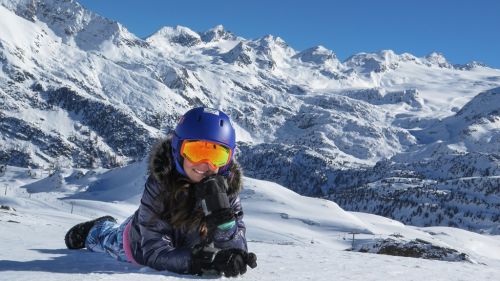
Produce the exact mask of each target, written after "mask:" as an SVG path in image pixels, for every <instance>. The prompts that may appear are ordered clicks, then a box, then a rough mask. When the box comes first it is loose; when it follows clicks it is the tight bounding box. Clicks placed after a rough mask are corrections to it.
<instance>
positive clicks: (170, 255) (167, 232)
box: [129, 140, 247, 273]
mask: <svg viewBox="0 0 500 281" xmlns="http://www.w3.org/2000/svg"><path fill="white" fill-rule="evenodd" d="M173 161H174V160H173V158H172V154H171V141H170V140H163V141H161V142H160V143H159V144H157V145H156V146H155V148H154V149H153V151H152V153H151V155H150V164H149V171H150V175H149V178H148V180H147V182H146V184H145V188H144V193H143V195H142V199H141V204H140V206H139V209H138V210H137V211H136V212H135V214H134V215H133V217H132V220H131V227H130V232H129V240H130V248H131V250H132V255H133V257H134V259H135V261H136V262H137V263H139V264H142V265H147V266H149V267H152V268H154V269H157V270H168V271H172V272H177V273H189V268H190V265H191V250H192V248H193V247H194V246H195V245H197V244H199V243H200V242H201V238H200V235H199V232H198V231H196V230H195V231H187V230H184V229H176V228H173V227H172V226H171V225H170V224H169V223H168V222H167V221H165V220H162V219H161V218H160V213H162V212H163V211H164V209H165V208H166V206H165V203H164V202H163V201H162V199H161V198H163V197H162V196H160V193H161V192H169V190H171V187H170V186H168V182H167V181H166V180H165V179H167V178H168V175H169V174H170V173H174V172H176V171H174V170H175V164H174V162H173ZM230 170H231V176H230V177H229V178H228V179H227V180H228V185H229V190H228V197H229V201H230V204H231V207H232V209H233V210H234V213H235V214H236V215H237V223H236V225H235V226H234V227H233V228H232V229H229V230H227V231H221V230H216V232H215V233H214V238H213V239H214V245H215V247H217V248H221V249H225V248H238V249H243V250H245V251H247V242H246V238H245V224H244V223H243V220H242V219H243V212H242V208H241V203H240V197H239V192H240V190H241V170H240V168H239V167H238V165H237V164H236V163H234V162H233V164H232V165H231V168H230Z"/></svg>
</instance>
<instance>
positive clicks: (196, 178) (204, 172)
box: [182, 158, 219, 182]
mask: <svg viewBox="0 0 500 281" xmlns="http://www.w3.org/2000/svg"><path fill="white" fill-rule="evenodd" d="M182 166H183V168H184V172H186V175H187V176H188V178H189V179H190V180H191V181H192V182H200V181H201V180H202V179H204V178H205V177H208V176H210V175H213V174H216V173H217V172H218V171H219V168H217V169H215V170H212V169H211V168H210V166H209V165H208V164H207V163H200V164H196V165H195V164H193V162H191V161H189V160H187V159H186V158H184V163H183V165H182Z"/></svg>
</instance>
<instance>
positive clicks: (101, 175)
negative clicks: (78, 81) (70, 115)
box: [0, 163, 500, 281]
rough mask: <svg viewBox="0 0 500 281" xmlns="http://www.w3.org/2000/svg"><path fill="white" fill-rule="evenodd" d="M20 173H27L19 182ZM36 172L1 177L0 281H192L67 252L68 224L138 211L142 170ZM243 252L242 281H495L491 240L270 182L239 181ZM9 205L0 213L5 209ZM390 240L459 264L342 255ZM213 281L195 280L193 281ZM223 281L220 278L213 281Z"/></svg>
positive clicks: (497, 264)
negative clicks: (420, 246)
mask: <svg viewBox="0 0 500 281" xmlns="http://www.w3.org/2000/svg"><path fill="white" fill-rule="evenodd" d="M28 173H29V175H28ZM41 173H42V171H41V170H28V169H24V168H16V167H11V166H9V167H8V169H7V171H6V173H5V175H4V176H3V177H1V178H0V187H4V188H6V189H5V190H2V194H1V196H0V205H2V206H4V207H3V208H2V209H0V246H1V249H2V251H0V272H1V273H0V280H9V281H17V280H33V279H36V280H39V281H45V280H47V281H48V280H50V281H54V280H101V279H106V280H142V279H145V278H146V279H148V280H184V279H186V278H188V279H198V278H199V277H198V278H195V277H192V276H182V275H178V274H174V273H170V272H157V271H154V270H152V269H149V268H147V267H141V266H135V265H131V264H128V263H121V262H118V261H115V260H114V259H113V258H111V257H108V256H106V255H105V254H99V253H91V252H88V251H86V250H67V249H66V248H65V245H64V234H65V232H66V231H67V229H69V228H70V227H71V226H73V225H74V224H76V223H79V222H81V221H85V220H89V219H92V218H95V217H97V216H101V215H105V214H111V215H113V216H115V217H116V218H118V220H119V221H123V220H124V219H125V218H126V217H128V216H129V215H131V214H132V213H133V212H134V211H135V209H136V208H137V206H138V204H139V200H140V195H141V193H142V186H143V183H144V180H145V177H146V173H145V165H144V163H136V164H133V165H130V166H128V167H124V168H121V169H113V170H110V171H105V170H95V171H94V170H91V171H87V170H62V171H57V172H55V173H54V174H53V175H52V176H48V175H47V174H41ZM241 197H242V204H243V208H244V211H245V218H244V219H245V222H246V225H247V239H248V241H249V249H250V250H251V251H253V252H255V253H256V254H257V256H258V267H257V268H256V269H253V270H249V271H248V273H247V274H246V275H245V276H244V277H243V278H244V279H245V280H305V279H313V280H332V276H333V277H334V279H335V280H422V279H424V278H425V280H494V279H495V276H498V274H500V254H499V253H500V239H499V237H498V236H489V235H481V234H477V233H472V232H468V231H465V230H460V229H456V228H450V227H430V228H418V227H410V226H405V225H403V224H401V223H399V222H396V221H393V220H390V219H387V218H384V217H380V216H376V215H371V214H366V213H351V212H346V211H344V210H343V209H341V208H340V207H339V206H338V205H337V204H335V203H333V202H331V201H327V200H324V199H318V198H310V197H304V196H301V195H299V194H297V193H294V192H293V191H290V190H289V189H287V188H285V187H283V186H280V185H278V184H275V183H271V182H266V181H261V180H256V179H252V178H248V177H245V178H244V191H243V192H242V194H241ZM7 206H8V207H7ZM352 232H355V233H357V234H356V236H355V240H354V249H359V248H360V247H362V246H366V245H368V246H369V245H373V243H376V242H377V241H381V240H383V239H388V238H392V239H394V241H396V242H397V243H402V242H404V241H425V242H426V243H431V244H432V245H434V246H439V247H446V248H448V249H455V250H457V251H458V252H460V253H463V254H464V255H466V256H467V259H466V260H462V261H455V262H450V261H441V260H430V259H419V258H409V257H398V256H390V255H379V254H373V253H360V252H357V251H346V250H348V249H351V247H352V246H353V241H352V234H351V233H352ZM207 278H208V279H212V278H210V277H202V278H201V279H207ZM222 279H225V278H222Z"/></svg>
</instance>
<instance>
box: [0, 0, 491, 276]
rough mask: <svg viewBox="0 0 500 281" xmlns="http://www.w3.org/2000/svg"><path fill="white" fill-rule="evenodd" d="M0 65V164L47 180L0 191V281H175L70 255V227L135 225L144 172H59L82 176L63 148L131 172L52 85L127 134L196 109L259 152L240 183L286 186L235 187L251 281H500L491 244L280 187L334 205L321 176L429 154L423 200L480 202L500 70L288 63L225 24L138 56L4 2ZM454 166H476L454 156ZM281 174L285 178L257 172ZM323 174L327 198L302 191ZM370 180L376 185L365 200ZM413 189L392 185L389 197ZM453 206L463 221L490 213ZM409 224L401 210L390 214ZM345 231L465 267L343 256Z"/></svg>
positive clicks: (399, 60) (444, 64)
mask: <svg viewBox="0 0 500 281" xmlns="http://www.w3.org/2000/svg"><path fill="white" fill-rule="evenodd" d="M0 64H1V65H2V68H1V71H0V85H1V89H0V96H1V99H0V106H1V112H0V118H9V120H8V121H11V123H9V124H7V125H6V126H5V127H2V129H3V130H2V131H0V141H1V142H2V143H1V146H2V150H5V151H7V152H9V151H10V150H9V149H13V150H14V151H22V152H24V153H27V154H28V155H29V157H30V158H29V159H31V160H32V162H29V164H26V166H27V165H31V164H35V165H38V167H43V166H45V167H47V166H48V165H49V164H54V163H56V164H58V166H59V167H57V169H56V167H52V168H51V170H50V171H47V170H42V169H32V170H31V172H30V173H31V175H28V170H27V169H25V168H17V167H12V166H9V167H8V171H7V174H6V175H5V176H2V177H0V203H1V204H2V205H9V206H11V207H14V208H15V209H16V211H6V210H5V211H4V210H1V211H0V249H2V251H0V271H2V273H1V274H0V280H11V281H16V280H28V279H29V280H31V279H35V278H36V279H39V280H40V281H44V280H69V279H74V280H95V279H107V280H136V279H143V278H148V279H149V278H151V279H152V280H156V279H158V280H159V279H161V280H179V279H184V278H186V277H185V276H178V275H176V274H171V273H165V272H162V273H158V272H155V271H152V270H150V269H147V268H141V267H136V266H132V265H128V264H121V263H118V262H115V261H114V260H112V259H110V258H108V257H106V256H104V255H99V254H92V253H88V252H85V251H68V250H66V249H64V243H63V239H62V238H63V236H64V233H65V231H66V230H67V229H68V228H69V227H70V226H72V225H73V224H75V223H76V222H80V221H84V220H88V219H91V218H95V217H96V216H100V215H104V214H111V215H113V216H115V217H117V218H119V219H120V220H123V219H125V218H126V217H127V216H129V215H130V214H131V213H133V212H134V211H135V209H136V208H137V205H138V203H139V199H140V195H141V192H142V188H143V183H144V180H145V177H146V171H145V162H140V161H139V162H136V163H134V164H131V165H128V166H125V167H122V168H116V169H113V170H107V169H102V168H101V169H93V170H89V169H90V168H89V167H87V168H89V169H73V168H71V167H74V166H75V162H72V161H76V160H75V159H73V158H71V156H68V155H71V152H82V148H81V147H78V143H77V142H73V141H71V138H72V137H74V136H77V137H80V138H81V139H84V140H87V141H88V140H92V141H94V140H95V147H94V148H98V149H99V151H100V152H102V151H104V152H106V153H110V154H112V155H113V156H115V157H118V162H119V163H121V164H124V163H127V161H128V160H131V159H130V158H131V157H132V156H130V155H123V151H120V150H121V148H117V147H116V146H113V144H111V143H108V142H106V141H107V140H106V138H108V137H109V136H110V135H112V134H114V133H115V132H114V131H112V132H110V133H109V135H105V134H101V133H99V132H98V130H97V129H96V127H99V126H101V127H105V126H103V124H104V125H108V121H109V120H103V121H102V122H103V123H99V124H97V126H96V125H95V124H94V127H92V125H90V124H89V122H88V120H84V117H83V116H82V115H81V114H80V113H81V111H79V110H70V109H67V108H63V107H62V106H60V104H57V103H56V104H47V103H46V98H47V96H46V94H47V92H50V91H52V90H57V89H60V88H63V87H64V88H69V89H71V90H72V91H74V93H75V97H76V98H82V99H85V101H86V102H95V103H97V104H98V105H100V106H107V107H106V109H107V110H112V112H115V113H116V112H118V113H123V115H120V116H126V117H129V118H130V120H132V121H131V122H133V125H136V126H135V127H133V128H134V129H136V131H137V130H138V129H137V128H139V129H144V131H145V133H144V134H145V135H146V134H147V135H148V136H150V137H158V136H159V135H161V134H160V131H162V130H166V131H168V129H169V128H171V127H172V126H173V124H175V123H176V120H177V118H178V116H179V115H180V114H182V113H184V112H185V111H186V109H187V108H190V107H192V106H193V105H194V104H196V105H199V104H204V105H207V106H212V107H215V108H219V109H221V110H224V111H228V113H230V115H231V117H232V119H233V123H234V126H235V128H236V132H237V135H238V146H240V147H241V148H242V149H247V151H248V147H251V149H252V150H251V151H252V155H253V156H254V157H255V156H256V155H257V154H258V152H260V151H259V149H260V148H261V146H263V147H264V148H263V151H264V153H263V154H264V156H265V157H264V161H261V162H259V160H261V159H258V158H251V159H247V161H246V163H245V164H246V165H251V164H254V165H256V166H258V167H257V168H260V169H261V170H259V169H256V170H255V171H249V173H250V172H254V173H255V174H256V175H259V176H261V177H262V178H264V177H268V178H270V179H272V180H273V181H280V182H281V183H283V182H287V183H288V184H287V186H286V187H283V186H281V185H278V184H275V183H271V182H267V181H261V180H257V179H252V178H249V177H247V178H245V191H244V192H243V193H242V198H243V204H244V208H245V212H246V219H245V220H246V222H247V224H248V240H249V241H250V242H249V246H250V249H251V250H252V251H255V252H256V253H257V254H258V256H259V267H258V268H257V269H255V270H250V271H249V272H248V274H247V275H245V277H244V278H246V279H248V280H277V279H290V280H304V279H314V280H332V278H333V279H336V280H337V279H338V280H393V279H395V280H422V279H429V280H494V279H497V278H498V277H495V276H499V275H500V274H499V273H500V272H499V271H500V270H499V268H500V261H499V260H500V257H499V255H500V254H499V253H500V246H499V241H500V239H499V236H498V235H497V236H495V235H487V234H479V233H473V232H469V231H465V230H460V229H456V228H448V227H428V228H422V227H412V226H405V225H404V224H402V223H400V222H397V221H394V220H391V219H388V218H384V217H380V216H376V215H371V214H366V213H358V212H347V211H345V210H343V209H342V208H340V207H339V206H338V205H337V204H336V203H334V202H332V201H326V200H321V199H313V198H308V197H304V196H300V195H298V194H296V193H294V192H292V191H290V190H289V189H287V188H294V186H292V185H293V184H299V183H298V181H299V180H302V181H303V182H305V183H306V184H307V185H305V186H304V185H302V186H298V187H299V188H297V189H300V188H303V189H302V192H304V193H306V192H307V189H314V190H317V189H322V191H324V192H328V191H329V190H328V188H331V186H333V185H334V184H333V183H332V182H331V181H330V180H332V179H333V177H332V173H333V172H338V170H340V169H352V168H360V167H361V168H365V167H368V166H373V165H375V163H377V161H379V160H382V159H383V158H389V157H391V156H395V157H394V158H392V160H394V161H401V163H403V164H405V163H409V164H411V163H415V162H416V161H419V160H426V161H427V160H429V159H431V156H435V155H437V156H442V158H439V160H440V161H436V162H435V163H432V162H431V163H430V164H433V165H434V166H435V167H436V169H435V170H433V171H426V170H424V172H427V175H429V174H432V176H429V178H428V179H427V178H426V179H423V180H422V181H421V182H422V183H423V184H427V183H429V184H435V183H436V180H437V179H436V178H439V179H440V180H441V179H443V180H444V181H443V182H442V188H443V190H441V189H440V190H437V191H436V193H446V192H449V190H451V189H454V188H456V189H467V190H469V189H470V190H471V192H472V193H473V194H475V193H477V194H478V197H472V195H473V194H471V196H468V197H470V198H471V201H472V202H473V200H475V199H476V198H482V197H484V196H486V195H485V194H483V193H481V192H482V191H481V190H480V189H479V191H477V192H476V191H475V189H473V188H472V187H475V186H478V187H483V186H482V185H484V186H488V184H489V186H490V187H492V188H493V187H494V184H495V183H496V182H497V181H495V180H498V178H497V177H498V174H494V173H495V171H498V164H497V163H498V162H495V160H494V157H496V156H497V155H498V152H499V151H500V150H499V146H498V145H499V143H500V134H499V132H500V131H499V128H500V122H499V119H498V118H497V115H498V114H496V115H495V110H498V89H500V88H498V87H499V86H500V70H498V69H493V68H489V67H487V66H484V65H480V64H477V63H471V64H470V65H467V66H460V67H457V66H453V65H452V64H451V63H450V62H448V61H447V60H446V58H445V56H444V55H442V54H438V53H432V54H430V55H429V56H427V57H423V58H417V57H415V56H413V55H411V54H407V53H404V54H396V53H394V52H393V51H391V50H384V51H380V52H376V53H371V54H368V53H360V54H355V55H353V56H352V57H351V58H349V59H348V60H346V61H344V62H339V61H338V60H337V59H336V57H335V53H334V52H333V51H330V50H327V49H326V48H324V47H322V46H317V47H313V48H310V49H307V50H304V51H302V52H298V51H296V50H294V49H293V48H291V47H290V46H288V45H287V44H286V42H285V40H283V39H281V38H279V37H274V36H272V35H268V36H265V37H262V38H257V39H245V38H241V37H237V36H235V35H233V34H231V33H229V32H227V31H225V30H224V28H223V27H222V26H216V27H214V28H213V29H211V30H208V31H207V32H204V33H198V32H195V31H193V30H190V29H189V28H187V27H181V26H177V27H164V28H162V29H160V30H159V31H158V32H156V33H155V34H153V35H152V36H150V37H149V38H147V39H145V40H141V39H139V38H137V37H136V36H135V35H133V34H131V33H130V32H128V31H127V30H126V29H125V28H124V27H123V26H122V25H121V24H119V23H117V22H113V21H110V20H107V19H105V18H103V17H100V16H98V15H96V14H94V13H93V12H91V11H86V10H85V9H84V8H83V7H81V5H79V4H78V2H76V1H73V0H71V1H60V0H47V1H28V0H0ZM35 86H36V87H37V88H39V89H38V90H34V89H33V87H35ZM82 104H85V103H75V104H70V105H69V106H70V107H71V106H74V107H75V108H78V107H79V106H81V105H82ZM89 110H92V109H89ZM79 112H80V113H79ZM487 114H490V115H487ZM154 115H158V116H159V119H158V120H160V121H164V122H166V123H167V124H163V123H162V126H163V127H161V128H158V127H159V126H157V127H154V126H152V125H151V122H147V121H151V119H148V118H150V117H151V116H154ZM478 116H479V117H480V118H476V117H478ZM154 117H157V116H154ZM2 120H5V119H2ZM17 121H18V122H17ZM86 122H87V123H86ZM0 125H4V123H1V124H0ZM20 125H21V126H24V129H25V130H20V129H19V128H18V127H19V126H20ZM105 128H107V127H105ZM114 129H117V128H114ZM118 129H119V128H118ZM33 132H40V133H39V134H33ZM134 132H135V131H134ZM436 132H438V133H436ZM117 133H123V132H122V131H118V132H117ZM130 137H132V136H130ZM140 137H143V136H140ZM136 143H144V142H143V141H142V140H140V141H138V142H136ZM266 145H267V146H266ZM53 146H55V147H56V149H54V150H48V149H46V148H47V147H53ZM57 148H60V150H57ZM61 151H63V152H61ZM0 152H3V151H0ZM64 153H66V154H64ZM465 153H470V154H471V155H472V156H470V157H469V158H464V159H461V158H453V157H452V156H454V155H463V154H465ZM287 154H290V155H287ZM246 155H248V154H246ZM283 155H285V156H283ZM477 155H479V156H477ZM485 155H492V158H491V159H493V160H491V159H490V160H487V159H486V156H485ZM242 156H245V155H242ZM269 156H271V157H269ZM135 157H137V156H135ZM287 157H288V158H287ZM270 158H276V159H278V162H269V161H270V160H269V159H270ZM450 159H451V160H453V161H455V162H452V161H451V160H450ZM457 159H458V160H457ZM457 162H458V163H457ZM469 162H471V163H473V164H470V166H473V167H475V168H477V167H479V168H478V169H477V170H478V171H475V172H474V174H472V176H476V175H477V174H479V173H480V172H481V171H482V170H491V171H493V172H492V173H493V174H494V175H493V176H491V177H471V178H468V177H464V175H463V174H460V173H461V170H460V169H459V168H460V166H459V165H458V164H462V163H465V164H467V163H469ZM24 163H28V162H24ZM327 163H328V164H327ZM426 163H429V162H424V165H426V166H427V164H426ZM79 164H80V163H79ZM263 164H265V165H268V166H264V168H262V167H260V166H262V165H263ZM287 164H290V165H291V166H292V165H293V166H295V167H299V169H300V171H305V172H303V174H299V175H298V176H297V173H296V171H297V170H293V171H291V170H290V169H285V168H284V167H286V166H285V165H287ZM465 164H464V165H465ZM276 166H279V167H278V168H281V171H286V173H285V174H280V173H279V171H278V170H273V173H269V171H268V170H266V169H269V168H273V167H276ZM325 166H327V167H325ZM429 166H430V167H434V166H432V165H429ZM450 167H456V169H454V171H455V172H456V173H457V175H456V177H455V178H453V179H450V178H447V177H445V176H449V175H450ZM466 168H468V167H466ZM322 169H323V170H322ZM423 169H424V168H422V170H423ZM427 169H433V168H427ZM481 169H482V170H481ZM309 171H311V172H310V173H309ZM416 171H419V170H418V169H416ZM49 173H50V174H52V176H50V177H49V175H48V174H49ZM275 173H277V174H275ZM306 174H308V175H306ZM318 175H319V176H321V177H323V178H321V180H326V181H327V182H326V183H325V182H323V181H322V182H320V183H318V182H314V183H311V179H317V178H319V176H318ZM290 176H294V177H293V179H292V180H290V178H292V177H290ZM305 176H310V177H311V178H305ZM454 176H455V174H454ZM387 179H392V178H391V177H388V178H387ZM394 179H396V178H394ZM396 180H397V179H396ZM332 181H333V180H332ZM453 181H457V184H459V185H455V184H454V183H453ZM381 182H382V180H381V179H375V181H374V182H369V186H372V187H374V188H375V187H377V184H380V183H381ZM416 186H418V185H417V184H414V183H412V182H411V181H409V182H408V183H406V182H404V181H403V182H402V183H395V184H394V186H393V187H394V188H395V189H398V188H400V189H406V188H409V189H411V188H412V187H416ZM295 188H296V186H295ZM440 188H441V187H440ZM382 192H383V191H382ZM5 193H6V196H5V195H4V194H5ZM474 196H475V195H474ZM487 198H488V200H487V202H488V203H491V204H494V203H495V202H497V201H495V200H497V199H498V198H497V197H495V194H493V195H489V196H488V197H487ZM351 201H352V200H351ZM452 203H453V202H452ZM456 203H458V206H460V208H461V211H462V209H463V211H466V210H468V211H474V210H477V211H478V213H480V212H482V211H484V212H485V213H487V214H490V213H492V212H495V211H496V209H494V208H490V209H487V208H483V207H482V206H475V205H474V204H471V205H467V204H468V203H470V202H465V203H463V202H461V201H460V200H458V201H457V202H456ZM365 207H366V206H365ZM404 212H407V213H410V212H411V210H409V211H408V210H407V211H402V213H401V214H399V215H404ZM432 215H433V214H431V216H432ZM417 221H418V218H417ZM488 227H491V225H488ZM491 229H496V228H495V227H492V228H491ZM486 230H487V229H486ZM497 231H498V230H497ZM350 232H356V233H359V234H356V235H357V237H356V241H358V242H359V243H369V242H373V241H375V240H376V239H382V238H387V237H394V236H402V237H403V239H407V240H411V239H421V240H424V241H429V242H432V243H433V244H435V245H440V246H443V247H451V248H454V249H456V250H459V251H461V252H464V253H466V254H467V255H468V256H469V257H470V259H471V260H472V261H473V262H472V263H465V262H442V261H430V260H422V259H413V258H404V257H392V256H381V255H376V254H363V253H357V252H350V251H345V250H346V249H349V248H350V247H351V242H352V241H351V238H352V236H351V234H349V233H350ZM492 233H498V232H492ZM114 273H116V274H114ZM222 279H224V278H222Z"/></svg>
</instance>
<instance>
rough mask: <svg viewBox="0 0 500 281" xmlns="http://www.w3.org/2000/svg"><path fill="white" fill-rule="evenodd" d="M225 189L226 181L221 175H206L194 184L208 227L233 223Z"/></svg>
mask: <svg viewBox="0 0 500 281" xmlns="http://www.w3.org/2000/svg"><path fill="white" fill-rule="evenodd" d="M227 189H228V186H227V181H226V179H225V178H224V177H223V176H221V175H214V176H209V177H206V178H204V179H203V180H202V181H201V182H199V183H197V184H196V185H195V197H196V200H197V201H198V204H199V205H200V207H201V208H202V209H203V213H204V214H205V218H206V222H207V226H208V228H209V229H214V228H215V227H217V226H221V225H225V224H227V223H229V224H231V222H233V223H234V219H235V217H234V213H233V210H232V209H231V205H230V204H229V198H228V197H227V193H226V192H227Z"/></svg>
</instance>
